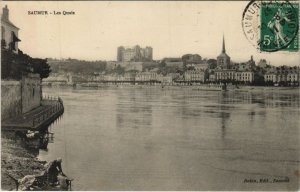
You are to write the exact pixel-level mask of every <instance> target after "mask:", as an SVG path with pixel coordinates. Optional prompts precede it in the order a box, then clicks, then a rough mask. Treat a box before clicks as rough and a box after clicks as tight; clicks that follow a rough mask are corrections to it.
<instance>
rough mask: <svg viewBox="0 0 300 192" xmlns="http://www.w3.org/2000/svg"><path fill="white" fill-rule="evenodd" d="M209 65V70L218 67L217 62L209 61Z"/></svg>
mask: <svg viewBox="0 0 300 192" xmlns="http://www.w3.org/2000/svg"><path fill="white" fill-rule="evenodd" d="M207 64H208V67H209V69H215V68H216V67H217V60H215V59H209V60H207Z"/></svg>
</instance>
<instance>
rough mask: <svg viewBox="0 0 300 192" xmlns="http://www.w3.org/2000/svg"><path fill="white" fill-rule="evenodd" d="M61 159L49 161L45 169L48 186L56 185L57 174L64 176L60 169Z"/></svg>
mask: <svg viewBox="0 0 300 192" xmlns="http://www.w3.org/2000/svg"><path fill="white" fill-rule="evenodd" d="M61 163H62V158H57V159H56V160H54V161H51V162H50V163H49V165H48V167H47V169H46V173H47V175H48V181H49V183H50V184H56V183H57V182H58V179H57V176H58V175H59V174H61V175H63V176H65V174H64V173H63V171H62V168H61Z"/></svg>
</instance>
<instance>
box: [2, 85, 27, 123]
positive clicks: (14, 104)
mask: <svg viewBox="0 0 300 192" xmlns="http://www.w3.org/2000/svg"><path fill="white" fill-rule="evenodd" d="M21 113H22V99H21V82H19V81H3V80H2V81H1V120H4V119H7V118H11V117H14V116H16V115H18V114H21Z"/></svg>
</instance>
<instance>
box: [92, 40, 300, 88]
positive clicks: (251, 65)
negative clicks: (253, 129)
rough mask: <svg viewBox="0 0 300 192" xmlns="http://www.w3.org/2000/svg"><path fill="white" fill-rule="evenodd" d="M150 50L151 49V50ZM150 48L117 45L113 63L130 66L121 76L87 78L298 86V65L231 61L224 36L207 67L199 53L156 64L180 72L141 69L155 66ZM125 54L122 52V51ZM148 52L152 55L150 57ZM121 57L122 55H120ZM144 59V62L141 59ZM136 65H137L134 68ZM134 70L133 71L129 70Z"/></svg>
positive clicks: (169, 82) (103, 75)
mask: <svg viewBox="0 0 300 192" xmlns="http://www.w3.org/2000/svg"><path fill="white" fill-rule="evenodd" d="M146 49H149V50H148V51H149V53H150V52H151V54H149V58H148V59H147V62H145V58H143V57H140V56H141V55H142V54H140V52H141V50H143V51H144V52H147V51H145V50H146ZM120 50H121V51H125V52H127V51H128V52H132V51H133V50H134V51H133V52H134V53H136V55H134V56H132V58H139V59H138V60H136V62H133V63H134V64H133V65H135V67H132V66H130V64H129V63H130V61H132V60H130V59H129V58H127V59H124V58H123V59H120V57H119V55H120ZM150 50H151V51H150ZM152 51H153V50H152V48H151V47H146V48H145V49H142V48H140V47H139V46H135V47H133V48H127V49H124V47H119V48H118V62H117V63H115V65H116V64H117V65H120V66H124V67H125V68H127V69H129V70H127V72H126V73H125V74H124V75H117V74H113V75H105V74H98V75H94V76H91V77H90V78H89V80H90V81H127V82H128V81H137V82H161V83H162V82H164V83H168V84H172V83H220V82H227V83H236V84H248V85H251V84H254V83H255V82H257V81H262V82H263V83H264V84H269V85H271V84H273V85H276V84H280V83H281V84H283V85H299V67H297V66H294V67H289V66H280V67H275V66H271V65H268V64H267V61H266V60H264V59H262V60H260V61H259V62H258V64H257V65H256V64H255V61H254V60H253V57H252V56H251V58H250V60H248V61H247V62H244V63H233V62H231V58H230V56H228V55H227V53H226V48H225V39H224V37H223V43H222V51H221V54H220V55H219V56H217V59H216V66H215V67H211V66H209V64H208V62H207V61H205V60H202V58H201V56H199V55H197V54H196V55H191V54H190V55H186V58H185V61H183V58H164V59H163V60H161V61H157V64H158V63H161V62H164V64H165V65H166V67H175V68H177V69H183V68H184V65H185V70H181V73H168V74H165V75H162V74H159V73H157V68H156V69H155V68H154V69H152V70H147V71H144V70H143V65H149V64H150V65H151V64H152V65H155V62H154V61H153V60H152ZM123 54H124V52H123ZM150 55H151V56H150ZM123 56H124V55H123ZM143 60H144V62H143ZM136 66H139V67H136ZM132 69H135V72H134V73H132V72H130V70H132Z"/></svg>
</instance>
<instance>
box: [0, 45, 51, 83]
mask: <svg viewBox="0 0 300 192" xmlns="http://www.w3.org/2000/svg"><path fill="white" fill-rule="evenodd" d="M50 72H51V69H50V66H49V65H48V63H47V59H40V58H32V57H30V56H29V55H27V54H24V53H23V52H22V51H21V50H19V51H18V53H14V52H13V51H12V50H10V49H5V48H4V47H3V46H2V48H1V79H15V80H20V79H21V78H22V74H24V73H37V74H40V77H41V78H42V79H43V78H47V77H48V76H49V74H50Z"/></svg>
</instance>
